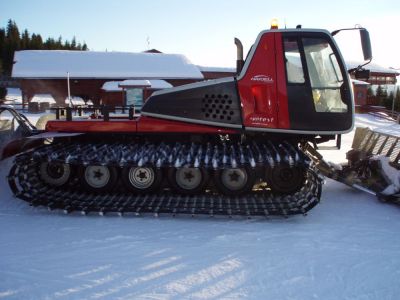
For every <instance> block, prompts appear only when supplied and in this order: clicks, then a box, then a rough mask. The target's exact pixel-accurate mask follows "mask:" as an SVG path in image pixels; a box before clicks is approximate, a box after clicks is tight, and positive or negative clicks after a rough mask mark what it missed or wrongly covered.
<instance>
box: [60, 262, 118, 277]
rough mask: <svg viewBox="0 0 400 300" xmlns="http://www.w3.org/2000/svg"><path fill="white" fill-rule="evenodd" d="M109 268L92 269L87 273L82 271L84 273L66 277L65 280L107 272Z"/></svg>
mask: <svg viewBox="0 0 400 300" xmlns="http://www.w3.org/2000/svg"><path fill="white" fill-rule="evenodd" d="M110 267H111V265H105V266H101V267H98V268H94V269H91V270H88V271H84V272H80V273H76V274H72V275H68V276H67V278H76V277H82V276H85V275H89V274H93V273H97V272H100V271H104V270H107V269H109V268H110Z"/></svg>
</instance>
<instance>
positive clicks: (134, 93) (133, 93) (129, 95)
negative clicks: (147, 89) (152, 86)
mask: <svg viewBox="0 0 400 300" xmlns="http://www.w3.org/2000/svg"><path fill="white" fill-rule="evenodd" d="M125 104H126V106H133V107H134V108H135V112H137V113H140V111H141V109H142V106H143V89H139V88H128V89H127V90H126V103H125Z"/></svg>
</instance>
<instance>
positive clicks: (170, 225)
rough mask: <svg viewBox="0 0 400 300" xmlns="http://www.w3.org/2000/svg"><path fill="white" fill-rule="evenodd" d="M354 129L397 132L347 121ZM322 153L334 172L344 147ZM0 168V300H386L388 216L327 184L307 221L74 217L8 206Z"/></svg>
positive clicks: (394, 231) (395, 230)
mask: <svg viewBox="0 0 400 300" xmlns="http://www.w3.org/2000/svg"><path fill="white" fill-rule="evenodd" d="M356 125H360V126H369V127H372V128H378V129H379V130H383V131H385V132H389V133H392V134H393V133H396V134H398V133H399V132H400V130H399V129H400V126H399V125H395V124H394V123H393V122H388V121H385V120H380V119H375V118H373V117H370V116H365V115H359V116H357V122H356ZM351 140H352V134H348V135H345V136H344V137H343V148H342V150H341V151H330V152H325V153H324V154H326V156H327V157H329V159H330V160H332V161H335V162H340V161H343V160H344V159H345V154H344V153H345V152H346V151H347V150H348V148H349V146H350V145H351ZM10 165H11V160H6V161H3V162H2V163H1V164H0V178H1V179H0V299H2V298H4V299H324V300H325V299H335V300H337V299H352V300H353V299H398V298H399V295H400V284H399V283H400V255H399V254H400V237H399V232H400V217H399V216H400V209H399V207H398V206H395V205H390V204H383V203H380V202H378V201H377V200H376V199H375V198H374V197H373V196H370V195H368V194H363V193H361V192H358V191H355V190H352V189H350V188H348V187H346V186H344V185H342V184H340V183H337V182H334V181H332V180H327V183H326V184H325V186H324V189H323V195H322V201H321V203H320V204H319V205H318V206H317V207H315V208H314V209H313V210H312V211H310V212H309V214H308V216H306V217H303V216H296V217H290V218H288V219H284V218H272V219H269V220H264V219H250V220H248V219H245V218H234V219H226V218H206V217H202V218H189V217H182V216H180V217H177V218H172V217H170V216H164V217H159V218H153V217H150V216H147V217H123V218H120V217H117V216H106V217H100V216H97V215H89V216H85V217H84V216H80V215H78V214H72V215H64V214H62V213H57V212H48V211H47V210H45V209H43V208H31V207H29V206H28V205H26V204H25V203H24V202H23V201H20V200H17V199H14V198H13V197H12V195H11V192H10V190H9V188H8V185H7V183H6V180H5V176H6V175H7V172H8V168H9V167H10Z"/></svg>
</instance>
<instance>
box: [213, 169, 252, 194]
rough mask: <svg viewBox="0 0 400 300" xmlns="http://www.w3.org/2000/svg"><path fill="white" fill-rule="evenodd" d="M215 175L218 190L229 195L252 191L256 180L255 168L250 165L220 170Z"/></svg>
mask: <svg viewBox="0 0 400 300" xmlns="http://www.w3.org/2000/svg"><path fill="white" fill-rule="evenodd" d="M214 176H215V185H216V187H217V188H218V190H219V191H220V192H222V193H223V194H225V195H229V196H235V195H240V194H244V193H247V192H249V191H251V190H252V188H253V185H254V182H255V180H256V174H255V170H254V169H251V168H248V167H244V168H228V169H222V170H218V171H216V172H215V175H214Z"/></svg>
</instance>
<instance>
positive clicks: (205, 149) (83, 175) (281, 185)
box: [6, 28, 371, 216]
mask: <svg viewBox="0 0 400 300" xmlns="http://www.w3.org/2000/svg"><path fill="white" fill-rule="evenodd" d="M357 30H359V31H360V34H361V41H362V47H363V51H364V59H365V60H366V61H370V60H371V46H370V41H369V35H368V32H367V30H366V29H364V28H357ZM335 33H336V32H335ZM235 43H236V45H237V48H238V59H237V76H236V77H230V78H223V79H217V80H211V81H205V82H198V83H193V84H188V85H184V86H179V87H175V88H171V89H168V90H163V91H158V92H155V93H154V94H153V95H152V96H151V97H150V98H149V99H147V101H146V103H145V104H144V106H143V107H142V110H141V115H140V116H135V115H134V113H133V109H132V108H127V109H126V110H124V111H123V112H124V113H121V114H113V113H110V112H109V111H108V110H107V109H106V108H103V109H102V111H101V113H99V114H98V115H96V118H90V117H89V116H80V117H72V112H71V109H70V108H67V109H66V117H64V118H62V117H60V111H61V109H58V110H57V120H54V121H49V122H48V123H47V125H46V129H45V132H39V134H36V135H35V136H33V137H30V140H29V142H26V140H25V145H24V149H28V148H30V146H29V145H30V144H31V143H32V140H34V141H35V143H37V141H38V140H40V141H41V145H39V146H37V145H36V146H35V147H34V148H31V149H29V150H27V151H25V152H23V153H22V154H19V155H18V156H17V157H16V158H15V164H14V166H13V168H12V170H11V172H10V176H9V183H10V186H11V188H12V190H13V192H14V193H15V195H16V196H17V197H18V198H21V199H23V200H26V201H28V202H30V203H31V204H32V205H44V206H47V207H48V208H49V209H57V208H59V209H63V210H64V211H66V212H70V211H80V212H82V213H88V212H92V211H95V212H100V213H107V212H117V213H120V214H122V213H128V212H133V213H142V212H151V213H155V214H159V213H172V214H178V213H185V214H192V215H194V214H211V215H217V214H223V215H229V216H231V215H266V216H268V215H291V214H299V213H300V214H304V213H306V212H307V211H308V210H309V209H311V208H312V207H314V206H315V205H316V204H317V203H318V202H319V199H320V196H321V186H322V182H321V178H320V176H319V175H318V174H317V169H316V168H315V164H314V163H313V160H312V159H314V160H315V157H316V155H317V154H318V153H317V152H316V150H315V149H314V147H316V145H317V144H320V143H322V142H326V141H328V140H332V139H335V138H336V137H339V135H340V134H342V133H345V132H348V131H350V130H352V128H353V120H354V103H353V95H352V86H351V82H350V78H349V76H348V72H347V69H346V66H345V63H344V60H343V58H342V56H341V54H340V52H339V49H338V47H337V45H336V43H335V41H334V40H333V38H332V34H330V33H329V32H327V31H325V30H316V29H301V28H296V29H285V30H279V29H271V30H267V31H263V32H261V33H260V34H259V35H258V37H257V40H256V42H255V43H254V45H253V46H252V48H251V50H250V52H249V54H248V57H247V59H246V61H243V59H242V52H243V51H242V46H241V43H240V41H239V40H237V39H235ZM351 71H352V72H355V73H356V74H358V73H362V72H364V71H363V69H362V68H361V66H360V67H359V68H357V69H354V70H351ZM36 133H38V132H36ZM338 140H339V138H338ZM6 150H8V151H9V150H10V149H6ZM9 152H10V151H9ZM310 157H311V158H310Z"/></svg>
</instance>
